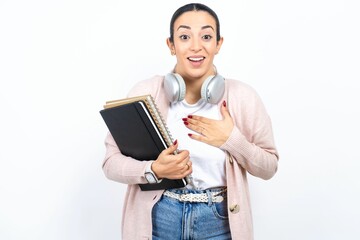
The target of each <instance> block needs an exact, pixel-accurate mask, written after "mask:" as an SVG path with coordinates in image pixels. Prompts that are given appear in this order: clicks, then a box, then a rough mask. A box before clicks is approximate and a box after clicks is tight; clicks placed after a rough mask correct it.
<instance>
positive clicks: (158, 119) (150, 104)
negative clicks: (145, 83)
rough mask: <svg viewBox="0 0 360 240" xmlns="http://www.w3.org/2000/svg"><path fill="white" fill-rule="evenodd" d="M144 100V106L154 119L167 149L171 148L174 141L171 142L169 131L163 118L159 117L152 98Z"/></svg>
mask: <svg viewBox="0 0 360 240" xmlns="http://www.w3.org/2000/svg"><path fill="white" fill-rule="evenodd" d="M146 99H147V101H145V104H146V105H147V107H148V109H149V111H150V113H151V116H153V117H154V118H155V119H154V120H155V122H156V124H159V131H160V132H161V134H162V135H163V137H164V138H165V142H166V145H167V147H169V146H171V145H172V144H173V142H174V140H173V138H172V135H171V134H170V131H169V129H168V127H167V125H166V123H165V121H164V118H163V116H162V115H161V113H160V111H159V109H158V107H157V105H156V103H155V100H154V98H153V97H152V96H151V95H148V97H147V98H146ZM164 131H165V132H164Z"/></svg>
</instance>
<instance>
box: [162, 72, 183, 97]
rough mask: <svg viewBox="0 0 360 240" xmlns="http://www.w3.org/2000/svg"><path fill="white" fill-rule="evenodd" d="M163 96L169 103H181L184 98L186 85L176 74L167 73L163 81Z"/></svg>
mask: <svg viewBox="0 0 360 240" xmlns="http://www.w3.org/2000/svg"><path fill="white" fill-rule="evenodd" d="M164 88H165V95H166V97H167V99H168V100H169V101H170V102H177V101H182V100H184V98H185V93H186V85H185V82H184V79H183V78H182V77H181V76H180V75H179V74H177V73H168V74H167V75H166V76H165V79H164Z"/></svg>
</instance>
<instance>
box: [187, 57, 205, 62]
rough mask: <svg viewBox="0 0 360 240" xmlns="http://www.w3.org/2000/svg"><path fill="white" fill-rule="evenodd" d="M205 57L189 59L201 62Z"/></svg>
mask: <svg viewBox="0 0 360 240" xmlns="http://www.w3.org/2000/svg"><path fill="white" fill-rule="evenodd" d="M203 59H204V58H203V57H201V58H189V60H191V61H194V62H199V61H201V60H203Z"/></svg>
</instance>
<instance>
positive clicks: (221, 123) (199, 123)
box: [183, 101, 234, 147]
mask: <svg viewBox="0 0 360 240" xmlns="http://www.w3.org/2000/svg"><path fill="white" fill-rule="evenodd" d="M220 112H221V115H222V117H223V119H222V120H214V119H210V118H206V117H201V116H197V115H190V116H188V117H187V118H183V121H184V124H185V126H186V127H187V128H189V129H191V130H193V131H195V132H197V133H199V135H197V134H190V133H189V134H188V135H189V137H190V138H192V139H195V140H198V141H201V142H204V143H207V144H209V145H212V146H215V147H220V146H221V145H223V144H224V143H225V142H226V141H227V139H228V138H229V136H230V134H231V131H232V129H233V127H234V123H233V120H232V118H231V116H230V113H229V111H228V110H227V108H226V102H225V101H224V102H223V104H222V105H221V109H220Z"/></svg>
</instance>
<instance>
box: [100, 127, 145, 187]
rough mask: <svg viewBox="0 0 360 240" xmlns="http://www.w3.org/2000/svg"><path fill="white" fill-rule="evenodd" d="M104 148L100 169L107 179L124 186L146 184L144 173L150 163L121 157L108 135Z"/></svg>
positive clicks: (110, 136) (113, 141)
mask: <svg viewBox="0 0 360 240" xmlns="http://www.w3.org/2000/svg"><path fill="white" fill-rule="evenodd" d="M105 146H106V154H105V159H104V161H103V165H102V169H103V171H104V174H105V176H106V177H107V178H108V179H110V180H113V181H116V182H121V183H125V184H141V183H147V181H146V179H145V177H144V173H145V169H146V167H147V165H148V164H151V163H152V161H138V160H135V159H133V158H131V157H127V156H125V155H123V154H122V153H121V151H120V149H119V148H118V146H117V145H116V143H115V140H114V138H113V137H112V135H111V134H110V133H108V135H107V136H106V138H105Z"/></svg>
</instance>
